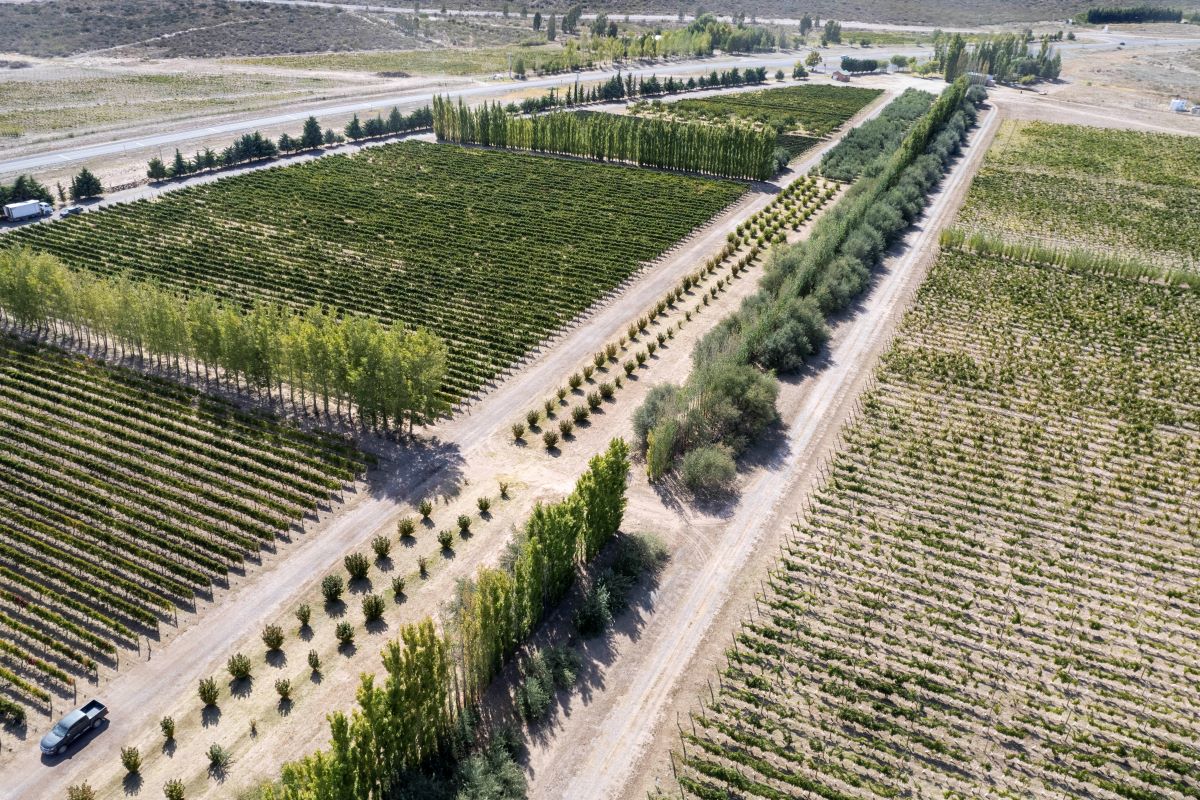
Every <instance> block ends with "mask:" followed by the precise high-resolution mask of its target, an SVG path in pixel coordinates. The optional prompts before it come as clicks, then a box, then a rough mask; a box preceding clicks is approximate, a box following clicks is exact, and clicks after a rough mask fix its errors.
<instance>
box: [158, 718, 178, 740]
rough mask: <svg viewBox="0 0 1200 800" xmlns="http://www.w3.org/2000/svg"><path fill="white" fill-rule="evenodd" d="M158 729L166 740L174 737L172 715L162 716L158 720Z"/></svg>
mask: <svg viewBox="0 0 1200 800" xmlns="http://www.w3.org/2000/svg"><path fill="white" fill-rule="evenodd" d="M158 729H159V730H160V731H162V735H163V738H164V739H166V740H167V741H168V742H169V741H171V740H172V739H174V738H175V720H174V719H173V718H172V717H163V718H162V719H160V720H159V721H158Z"/></svg>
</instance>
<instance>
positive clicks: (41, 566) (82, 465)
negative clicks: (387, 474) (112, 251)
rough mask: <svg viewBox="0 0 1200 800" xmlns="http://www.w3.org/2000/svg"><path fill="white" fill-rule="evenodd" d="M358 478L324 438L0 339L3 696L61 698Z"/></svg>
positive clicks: (353, 459) (339, 449)
mask: <svg viewBox="0 0 1200 800" xmlns="http://www.w3.org/2000/svg"><path fill="white" fill-rule="evenodd" d="M364 467H365V461H364V460H363V458H362V457H361V456H358V455H357V454H356V453H355V451H353V450H352V449H350V448H349V447H348V446H347V445H345V444H344V443H342V442H340V441H337V440H335V439H333V438H330V437H326V436H318V435H313V434H309V433H305V432H302V431H299V430H296V429H293V428H289V427H287V426H284V425H282V424H280V423H277V422H273V421H271V420H269V419H267V418H265V417H261V416H256V415H251V414H246V413H244V412H241V411H238V410H237V409H235V408H234V407H233V406H230V405H228V404H226V403H224V402H223V401H219V400H216V399H214V398H212V397H207V396H204V395H200V394H198V393H196V392H193V391H190V390H187V389H184V388H182V387H180V386H178V385H174V384H170V383H167V382H165V381H160V380H156V379H152V378H148V377H145V376H141V375H138V374H136V373H132V372H129V371H126V370H120V369H114V368H110V367H105V366H103V365H102V364H100V363H98V362H93V361H90V360H88V359H83V358H77V357H72V356H69V355H66V354H64V353H61V352H59V351H57V350H54V349H52V348H49V347H45V346H40V345H33V344H28V343H25V342H22V341H20V340H18V339H14V338H9V337H7V336H4V337H0V585H2V586H3V590H2V591H0V633H2V635H0V640H3V641H4V643H5V646H4V648H3V650H2V651H0V664H3V665H5V668H6V669H7V670H8V671H9V672H10V673H12V675H8V674H7V673H6V674H5V678H6V679H7V680H6V685H7V691H8V692H9V693H10V694H12V695H14V696H15V698H16V699H18V700H23V701H25V702H29V701H38V702H44V701H45V699H46V698H45V697H43V694H44V693H45V692H46V691H47V690H48V689H47V687H50V688H52V689H54V690H56V691H60V692H61V691H65V690H66V688H67V687H68V686H69V685H71V684H72V682H73V680H74V677H73V676H74V675H77V674H79V673H80V672H81V671H86V670H91V669H93V668H94V667H95V665H96V662H97V661H98V660H105V659H111V658H112V655H113V654H114V652H115V651H116V648H117V647H118V646H119V645H121V644H122V643H128V642H129V641H130V640H131V639H132V637H133V636H134V635H135V634H136V632H137V631H138V630H139V629H145V628H153V627H154V626H156V625H157V623H158V621H159V619H160V615H161V614H162V613H163V612H164V611H165V610H166V609H167V608H169V607H170V605H171V604H173V603H179V602H184V601H188V600H190V598H191V597H192V595H193V593H194V592H195V591H197V590H201V589H204V588H206V587H208V586H210V585H211V584H212V582H213V580H214V579H215V578H217V577H219V576H222V575H224V574H226V573H227V572H228V570H229V569H230V567H234V566H237V565H240V564H241V563H242V562H243V561H244V560H245V559H246V558H247V557H250V556H254V555H256V554H257V553H258V551H259V549H260V547H261V546H262V545H263V544H264V543H269V542H271V541H272V540H273V539H274V538H275V536H276V535H278V534H279V533H281V532H283V531H286V530H287V529H288V528H290V527H291V526H293V525H294V524H296V523H298V522H299V521H300V520H301V518H303V517H304V516H305V515H306V514H309V513H311V512H314V511H315V510H316V509H317V508H318V504H320V503H322V502H327V501H328V499H329V498H330V496H331V494H332V493H333V492H334V491H335V490H337V489H339V488H340V487H342V486H343V485H345V483H346V482H348V481H352V480H354V479H355V478H356V477H358V476H359V475H360V474H361V472H362V471H363V469H364ZM14 676H15V678H14ZM17 679H19V680H17ZM34 689H37V691H34Z"/></svg>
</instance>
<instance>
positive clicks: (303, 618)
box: [296, 603, 312, 630]
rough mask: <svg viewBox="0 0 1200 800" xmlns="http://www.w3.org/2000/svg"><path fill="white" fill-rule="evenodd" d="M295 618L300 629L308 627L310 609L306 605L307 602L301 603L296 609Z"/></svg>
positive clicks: (310, 616)
mask: <svg viewBox="0 0 1200 800" xmlns="http://www.w3.org/2000/svg"><path fill="white" fill-rule="evenodd" d="M296 619H297V620H298V621H299V622H300V629H301V630H304V629H305V628H307V627H308V621H309V620H310V619H312V609H311V608H309V607H308V603H301V604H300V607H299V608H297V609H296Z"/></svg>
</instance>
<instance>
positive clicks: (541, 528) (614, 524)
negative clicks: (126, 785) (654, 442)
mask: <svg viewBox="0 0 1200 800" xmlns="http://www.w3.org/2000/svg"><path fill="white" fill-rule="evenodd" d="M628 475H629V450H628V448H627V447H626V445H625V442H624V441H623V440H620V439H614V440H613V441H612V442H611V443H610V444H609V446H608V449H607V450H606V451H605V452H604V453H602V454H601V455H598V456H596V457H594V458H593V459H592V460H591V463H590V464H589V468H588V471H587V472H585V473H584V474H583V476H582V477H581V478H580V479H579V481H578V483H576V484H575V489H574V491H573V492H572V493H571V495H570V496H569V497H567V498H566V499H565V500H563V501H562V502H560V503H556V504H554V505H549V506H543V505H540V504H539V505H538V506H536V507H535V508H534V511H533V515H532V516H531V517H530V519H529V521H528V522H527V523H526V525H525V528H524V530H523V531H522V532H521V533H520V535H519V537H518V539H517V542H516V545H515V548H514V551H515V556H514V558H512V559H511V563H510V566H508V567H500V568H481V569H480V570H479V571H478V572H477V573H476V576H475V579H474V580H471V581H466V582H464V583H463V584H462V585H461V586H460V587H459V593H458V598H457V602H456V603H454V605H453V610H452V612H451V618H450V619H449V620H447V621H446V624H445V626H444V627H445V631H446V632H445V633H444V634H438V633H437V631H436V629H435V627H434V624H433V622H432V621H431V620H429V619H428V618H427V619H425V620H424V621H423V622H420V623H416V624H410V625H406V626H404V627H403V628H401V630H400V636H399V639H397V640H395V641H392V642H390V643H389V644H388V645H387V647H386V648H385V649H384V652H383V664H384V668H385V670H386V674H387V676H386V678H385V679H384V681H383V685H382V686H376V685H375V680H374V676H371V675H363V676H362V683H361V685H360V686H359V690H358V708H357V709H355V710H354V712H353V713H352V714H351V715H350V716H347V715H346V714H344V713H342V712H336V713H334V714H332V715H330V717H329V720H330V727H331V731H332V732H331V747H330V749H329V750H328V751H325V752H318V753H316V754H314V755H311V756H308V757H306V758H304V759H302V760H300V761H297V762H293V763H290V764H287V765H285V766H284V768H283V774H282V780H281V781H280V783H279V784H278V785H277V786H275V787H271V788H270V789H269V790H268V792H267V796H268V797H269V798H273V800H377V799H379V798H385V797H388V796H391V795H392V794H394V793H395V791H396V790H397V789H398V788H400V786H399V781H400V779H401V778H402V776H405V775H411V774H412V773H414V772H416V771H419V770H421V769H422V768H428V767H429V766H430V765H431V763H433V762H435V761H437V760H438V759H440V758H445V757H447V756H448V755H449V751H450V748H451V739H452V734H453V731H454V729H455V725H456V723H457V721H458V718H459V715H460V714H461V713H462V712H463V711H464V710H465V709H467V708H469V707H470V706H472V705H473V704H475V703H477V702H478V701H479V699H480V697H481V696H482V695H483V692H484V690H485V689H486V688H487V686H488V684H489V683H490V682H491V680H492V679H493V678H494V677H495V676H496V675H497V674H499V672H500V669H501V668H502V667H503V665H504V663H505V661H506V660H507V659H508V658H510V657H511V656H512V655H513V654H514V653H515V652H516V650H517V648H518V647H520V646H521V645H522V643H524V642H525V640H526V639H527V638H528V637H529V635H530V634H531V633H532V632H533V630H534V628H536V627H537V625H538V623H539V622H541V620H542V618H543V617H544V616H545V615H546V614H547V613H548V612H549V611H550V610H552V609H553V608H554V607H555V606H556V605H557V604H558V603H559V602H561V601H562V599H563V597H564V596H565V595H566V593H567V591H568V590H569V589H570V588H571V586H572V584H573V583H574V581H575V576H576V573H577V570H578V567H579V566H580V565H581V564H584V563H586V562H588V561H590V560H591V559H592V558H594V557H595V556H596V554H597V553H598V552H599V551H600V550H601V549H602V548H603V547H604V545H605V544H607V543H608V542H609V540H611V539H612V537H613V536H614V535H615V534H616V532H617V529H618V528H619V527H620V525H621V518H622V517H623V515H624V513H625V484H626V481H627V479H628Z"/></svg>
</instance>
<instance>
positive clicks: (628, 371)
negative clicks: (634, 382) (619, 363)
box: [625, 361, 637, 375]
mask: <svg viewBox="0 0 1200 800" xmlns="http://www.w3.org/2000/svg"><path fill="white" fill-rule="evenodd" d="M635 369H637V364H635V363H633V362H632V361H626V362H625V374H626V375H632V374H633V371H634V370H635Z"/></svg>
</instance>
